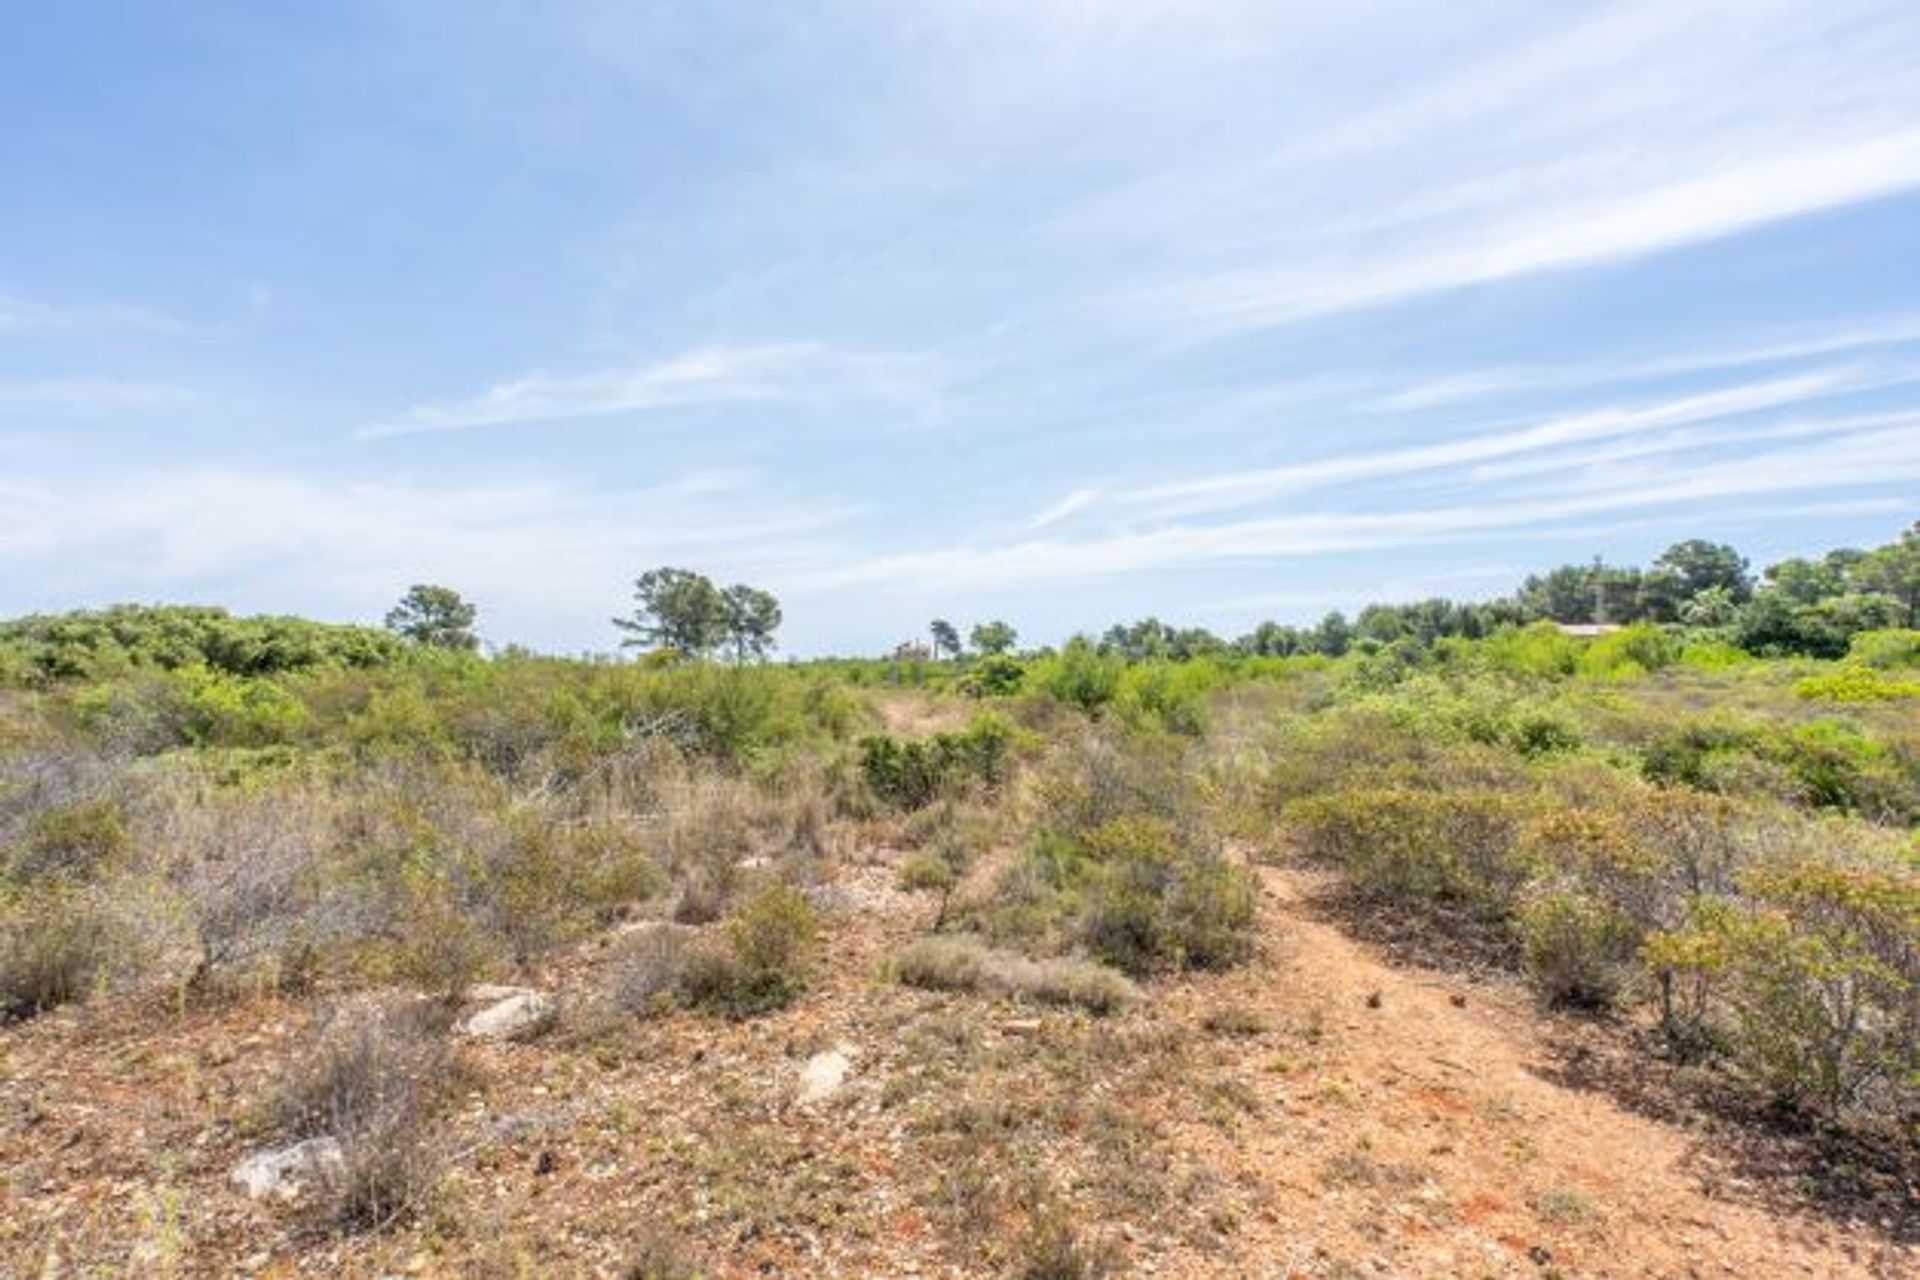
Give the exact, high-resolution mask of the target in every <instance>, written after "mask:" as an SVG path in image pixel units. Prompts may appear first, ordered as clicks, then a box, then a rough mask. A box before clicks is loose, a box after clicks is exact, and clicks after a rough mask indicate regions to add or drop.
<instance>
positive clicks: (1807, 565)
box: [1766, 556, 1847, 604]
mask: <svg viewBox="0 0 1920 1280" xmlns="http://www.w3.org/2000/svg"><path fill="white" fill-rule="evenodd" d="M1766 579H1767V584H1768V586H1769V587H1770V588H1771V589H1772V590H1774V591H1778V592H1780V593H1781V594H1782V595H1784V596H1785V597H1786V598H1787V599H1789V600H1791V601H1793V602H1794V603H1795V604H1819V603H1820V602H1821V601H1822V600H1827V599H1831V598H1832V597H1834V596H1839V595H1845V594H1846V591H1847V575H1846V573H1845V571H1844V570H1842V569H1841V567H1840V566H1839V565H1838V564H1836V563H1834V562H1833V561H1832V560H1830V559H1828V560H1807V559H1804V558H1802V557H1800V556H1793V557H1791V558H1789V559H1786V560H1782V561H1781V562H1780V563H1779V564H1774V565H1768V566H1767V571H1766Z"/></svg>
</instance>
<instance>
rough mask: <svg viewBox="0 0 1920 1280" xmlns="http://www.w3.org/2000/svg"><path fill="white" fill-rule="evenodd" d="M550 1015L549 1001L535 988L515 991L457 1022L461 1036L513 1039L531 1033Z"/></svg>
mask: <svg viewBox="0 0 1920 1280" xmlns="http://www.w3.org/2000/svg"><path fill="white" fill-rule="evenodd" d="M552 1017H553V1001H552V999H550V998H549V997H547V996H545V995H542V994H541V993H540V992H538V991H526V990H519V991H515V992H514V993H513V994H512V995H509V996H504V997H502V998H501V999H499V1000H496V1001H494V1002H493V1003H492V1004H490V1005H488V1006H487V1007H486V1008H484V1009H482V1010H480V1012H478V1013H476V1014H474V1015H473V1016H472V1017H470V1018H468V1019H467V1020H466V1021H465V1022H463V1023H461V1024H460V1032H461V1034H462V1035H468V1036H475V1037H478V1038H479V1039H482V1040H513V1039H516V1038H518V1037H520V1036H525V1035H531V1034H532V1033H534V1032H535V1031H538V1030H540V1029H541V1028H542V1027H544V1026H546V1025H547V1023H548V1021H549V1020H551V1019H552Z"/></svg>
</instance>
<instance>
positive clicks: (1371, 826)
mask: <svg viewBox="0 0 1920 1280" xmlns="http://www.w3.org/2000/svg"><path fill="white" fill-rule="evenodd" d="M1529 811H1530V806H1529V804H1528V802H1527V801H1526V800H1524V799H1522V798H1520V797H1515V796H1510V795H1506V794H1503V793H1501V792H1496V791H1489V790H1486V789H1483V788H1459V789H1456V790H1452V791H1446V792H1438V791H1424V790H1419V789H1415V788H1411V787H1405V786H1375V787H1358V788H1349V789H1343V790H1339V791H1334V792H1329V793H1327V794H1324V795H1319V796H1310V797H1308V798H1306V799H1303V800H1297V801H1295V802H1293V803H1292V804H1290V805H1288V806H1287V807H1286V808H1285V810H1284V811H1283V813H1282V818H1283V820H1284V821H1285V822H1286V824H1287V825H1288V827H1289V828H1290V829H1291V830H1292V831H1293V832H1294V833H1295V835H1296V836H1297V837H1298V839H1299V840H1300V842H1301V845H1302V847H1303V848H1304V849H1305V851H1306V852H1307V853H1308V854H1309V855H1310V856H1313V857H1317V858H1323V859H1326V860H1329V861H1332V862H1337V863H1339V864H1340V865H1341V866H1342V867H1343V868H1345V870H1346V873H1347V875H1348V877H1349V879H1350V880H1351V881H1352V883H1353V885H1354V886H1355V887H1356V888H1357V889H1359V890H1360V891H1361V892H1363V893H1367V894H1371V895H1376V896H1380V897H1389V898H1406V899H1412V900H1415V901H1419V900H1427V901H1440V900H1454V901H1460V902H1464V903H1468V904H1471V905H1473V906H1475V907H1477V908H1479V909H1480V910H1482V911H1484V912H1487V913H1489V914H1492V915H1496V916H1497V915H1503V914H1505V913H1506V911H1507V910H1509V909H1510V907H1511V906H1512V903H1513V900H1514V897H1515V895H1516V893H1517V892H1518V890H1519V888H1520V886H1521V884H1522V883H1523V882H1524V881H1525V880H1526V878H1527V875H1528V872H1529V870H1530V868H1529V866H1528V865H1527V861H1526V859H1525V857H1524V856H1523V851H1522V849H1521V847H1520V833H1521V829H1522V826H1523V824H1524V822H1525V820H1526V818H1527V816H1528V814H1529Z"/></svg>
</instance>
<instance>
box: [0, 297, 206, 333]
mask: <svg viewBox="0 0 1920 1280" xmlns="http://www.w3.org/2000/svg"><path fill="white" fill-rule="evenodd" d="M197 328H198V326H197V325H194V324H192V323H191V322H189V321H186V320H182V319H180V318H179V317H178V316H174V315H169V314H168V313H166V312H164V311H159V310H156V309H154V308H152V307H144V306H137V305H134V304H130V303H121V302H108V303H93V304H66V303H49V302H40V301H37V300H35V299H32V298H22V297H10V296H0V334H42V333H45V334H57V333H66V332H74V331H86V330H101V329H105V330H115V329H119V330H127V331H131V332H136V333H150V334H178V333H190V332H193V331H195V330H196V329H197Z"/></svg>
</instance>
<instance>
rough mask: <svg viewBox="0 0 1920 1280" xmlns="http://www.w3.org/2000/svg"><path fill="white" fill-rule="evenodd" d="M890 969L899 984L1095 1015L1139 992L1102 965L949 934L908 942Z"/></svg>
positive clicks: (1129, 1000) (1112, 1009)
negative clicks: (1035, 955)
mask: <svg viewBox="0 0 1920 1280" xmlns="http://www.w3.org/2000/svg"><path fill="white" fill-rule="evenodd" d="M892 968H893V973H894V976H895V977H896V978H898V979H899V981H900V982H902V983H903V984H905V985H907V986H910V987H919V988H921V989H922V990H926V991H985V992H991V993H994V994H998V995H1007V996H1013V997H1015V998H1018V999H1025V1000H1033V1001H1036V1002H1038V1003H1041V1004H1057V1005H1071V1006H1074V1007H1077V1008H1082V1009H1085V1010H1087V1011H1088V1012H1090V1013H1096V1014H1107V1013H1113V1012H1115V1011H1116V1010H1118V1009H1121V1008H1123V1007H1125V1006H1126V1005H1128V1004H1131V1003H1132V1002H1133V1001H1135V1000H1136V999H1138V998H1139V994H1140V993H1139V990H1138V988H1136V987H1135V986H1134V985H1133V983H1131V982H1129V981H1128V980H1127V979H1126V977H1125V976H1123V975H1122V974H1119V973H1116V972H1115V971H1114V970H1112V969H1109V968H1107V967H1106V966H1105V965H1100V964H1095V963H1093V962H1092V961H1088V960H1076V959H1072V958H1062V959H1052V960H1029V959H1028V958H1027V957H1025V956H1022V955H1019V954H1016V953H1014V952H1010V951H1001V950H997V949H995V948H992V947H989V946H987V945H985V944H984V943H982V942H980V941H978V940H977V939H974V938H968V937H956V936H951V935H936V936H933V937H927V938H920V939H917V940H915V941H914V942H911V943H909V944H908V945H907V946H906V947H905V948H903V949H902V950H901V951H900V952H899V953H898V954H896V955H895V956H894V958H893V964H892Z"/></svg>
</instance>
